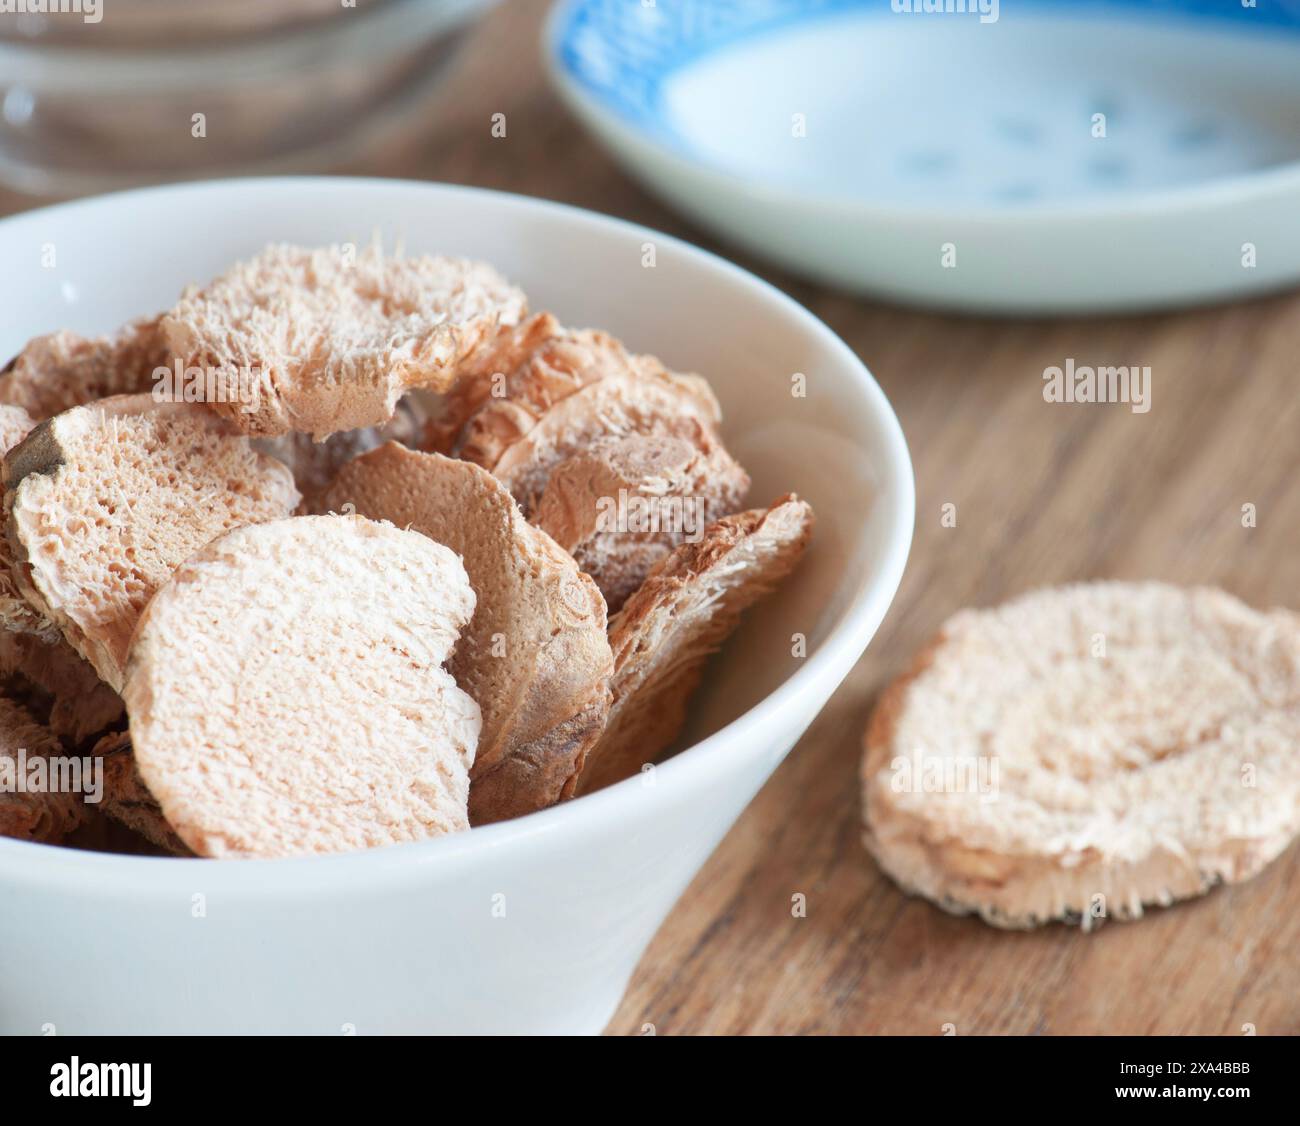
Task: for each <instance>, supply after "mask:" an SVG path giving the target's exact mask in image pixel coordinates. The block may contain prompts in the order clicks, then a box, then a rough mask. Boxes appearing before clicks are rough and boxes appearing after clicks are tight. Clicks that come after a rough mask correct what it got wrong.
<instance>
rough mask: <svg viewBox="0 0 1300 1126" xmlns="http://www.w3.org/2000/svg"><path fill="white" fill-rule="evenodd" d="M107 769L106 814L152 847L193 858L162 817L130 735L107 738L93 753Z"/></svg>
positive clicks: (120, 734) (103, 805)
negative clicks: (137, 763)
mask: <svg viewBox="0 0 1300 1126" xmlns="http://www.w3.org/2000/svg"><path fill="white" fill-rule="evenodd" d="M92 754H94V755H95V756H96V757H97V758H98V759H99V760H100V762H101V763H103V770H104V796H103V800H102V802H101V808H102V810H103V812H104V814H105V815H106V816H108V817H111V818H112V819H113V820H114V821H116V822H117V823H118V824H119V825H124V826H125V827H126V828H128V829H130V830H131V831H132V832H133V833H138V834H139V835H140V836H142V837H143V838H144V839H145V840H147V841H148V842H149V843H150V844H153V845H156V846H157V847H158V848H160V849H162V850H163V851H165V852H170V853H172V854H173V855H175V856H192V855H193V853H191V852H190V850H189V848H188V847H187V846H186V844H185V842H184V841H182V840H181V839H180V837H178V836H177V835H176V832H175V830H173V829H172V827H171V826H170V825H169V824H168V823H167V818H165V817H164V816H163V812H162V807H161V806H159V804H158V800H157V799H156V798H155V797H154V796H153V794H152V793H150V791H149V787H148V786H146V785H145V784H144V781H143V779H141V777H140V772H139V770H137V769H136V765H135V754H134V752H133V751H132V749H131V735H130V733H129V732H126V731H115V732H112V733H110V734H108V735H105V736H104V737H103V738H102V739H101V740H100V741H99V742H98V743H96V744H95V749H94V751H93V752H92Z"/></svg>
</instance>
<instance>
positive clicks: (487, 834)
mask: <svg viewBox="0 0 1300 1126" xmlns="http://www.w3.org/2000/svg"><path fill="white" fill-rule="evenodd" d="M307 188H310V189H311V190H313V191H321V190H324V191H326V192H336V193H338V194H340V195H344V194H345V195H347V196H348V198H349V200H350V201H351V202H352V203H354V204H357V203H360V202H361V200H362V198H363V197H361V196H359V195H358V193H366V195H369V196H370V197H372V202H376V203H377V202H378V200H377V199H375V198H374V197H376V196H377V195H382V194H384V193H390V194H391V193H398V194H400V193H403V192H408V193H412V194H418V195H421V196H427V197H429V198H431V199H432V198H434V197H437V196H446V197H465V196H473V197H487V198H488V199H489V201H490V202H491V203H492V204H493V205H495V206H500V207H503V208H507V209H513V210H514V211H515V212H516V213H517V214H519V215H520V216H522V217H525V218H527V219H530V220H532V221H535V222H541V223H547V222H556V221H561V222H565V223H567V224H569V225H577V226H581V227H585V228H587V229H588V230H589V231H590V232H591V233H592V234H593V235H601V234H603V235H610V236H615V237H624V238H626V237H632V238H635V239H637V240H638V241H645V240H646V239H651V240H653V241H654V242H655V243H656V245H657V246H658V247H659V248H660V252H661V253H662V252H663V250H664V249H665V248H667V249H669V250H670V251H671V252H673V253H677V254H680V255H682V256H683V257H684V258H685V259H687V260H693V261H694V262H695V263H697V264H699V265H700V266H702V267H704V268H706V269H707V271H708V272H709V273H711V274H714V275H716V276H717V277H718V278H719V280H720V282H721V283H722V284H725V285H730V286H733V287H739V288H740V289H741V290H743V291H745V292H746V294H747V296H749V297H752V298H753V299H754V300H755V301H757V302H760V303H766V304H768V305H769V306H775V307H776V308H778V309H779V310H781V311H782V312H783V313H784V314H785V315H786V316H788V317H789V318H790V320H791V323H792V326H793V327H794V328H796V329H800V330H802V331H803V332H804V333H806V334H807V335H808V337H809V338H810V339H816V340H818V341H820V342H821V343H823V344H824V345H825V346H826V347H827V350H828V352H829V353H830V355H831V356H833V357H835V358H836V359H837V360H838V361H839V365H840V367H842V369H843V371H842V372H841V373H840V375H841V377H847V378H849V379H851V380H852V381H853V384H854V386H855V387H856V389H857V391H858V392H859V393H860V395H861V396H862V398H863V399H864V400H865V403H866V406H867V408H868V410H869V411H870V413H871V415H872V417H873V420H874V422H875V425H876V430H877V432H878V433H877V437H878V438H880V439H883V445H882V446H881V447H880V456H881V466H882V472H881V475H880V478H879V481H878V486H879V491H878V493H877V495H876V497H875V498H874V503H876V504H878V505H880V506H881V507H882V514H883V519H884V521H885V528H886V533H885V536H886V540H885V544H884V547H883V549H882V551H881V557H880V563H879V565H878V567H877V569H876V570H875V572H874V574H863V575H861V576H860V577H858V578H857V579H856V585H855V587H854V588H853V594H852V597H851V599H850V601H849V603H848V605H847V606H846V607H845V608H844V609H843V611H842V612H841V613H840V615H839V620H838V621H837V622H836V623H835V624H834V625H833V626H832V627H831V629H830V631H829V632H828V634H827V636H826V637H825V639H824V640H823V641H822V643H821V644H820V645H819V646H818V647H817V649H816V650H815V651H814V652H812V653H810V654H809V655H808V657H807V658H806V659H805V660H804V662H803V663H802V664H801V665H800V667H799V668H797V669H796V670H795V671H794V672H793V673H792V674H791V675H790V676H788V677H787V678H786V679H785V680H783V681H782V682H781V683H780V684H779V685H777V687H776V688H774V689H773V690H772V691H771V692H769V693H768V694H767V695H766V696H764V697H763V698H762V699H761V700H759V701H758V702H757V703H755V704H754V705H753V706H752V707H751V708H749V709H748V710H747V711H745V712H744V713H742V714H741V715H739V716H737V717H736V718H735V719H733V720H732V721H731V722H730V723H728V724H726V725H725V726H723V727H721V728H719V729H718V730H717V731H714V732H712V733H711V734H709V735H707V736H705V738H703V739H701V740H700V741H698V742H696V743H693V744H691V745H690V746H689V747H686V748H683V749H682V750H681V751H679V752H678V753H677V754H675V755H674V756H673V757H672V758H671V759H669V760H667V761H666V762H664V763H663V764H661V765H659V766H657V767H656V779H657V784H656V785H655V786H654V787H643V786H641V785H640V783H639V780H638V779H637V778H635V777H634V778H629V779H626V780H625V781H623V782H619V783H616V784H615V785H613V786H609V787H607V788H605V789H603V790H599V791H597V792H595V793H592V794H587V795H584V796H583V797H582V798H581V799H578V800H575V801H572V802H565V803H562V804H560V805H558V806H552V807H551V808H549V809H544V810H540V811H538V812H536V813H532V814H528V815H527V816H524V817H520V818H515V819H513V820H510V821H502V822H498V823H496V824H492V825H484V826H479V827H478V828H476V829H474V830H473V831H472V832H464V833H453V834H449V835H447V836H443V837H436V838H433V839H430V840H425V841H412V842H407V843H404V844H400V845H392V846H388V847H385V848H377V849H369V850H362V851H358V852H348V853H333V854H328V855H324V856H309V857H289V858H283V859H256V860H243V861H240V862H239V863H232V864H214V863H212V862H211V861H209V860H207V859H203V858H187V857H153V856H134V855H128V854H120V853H107V852H94V851H90V850H83V849H72V848H66V847H62V846H51V845H45V844H38V843H34V842H29V841H18V840H11V839H0V878H3V880H4V881H5V882H7V883H10V884H25V885H41V886H45V887H52V886H58V887H63V888H66V889H76V890H77V891H79V892H85V891H86V890H87V883H88V881H90V880H93V881H94V891H95V892H96V893H103V892H106V891H109V890H112V891H116V892H121V891H124V890H125V891H136V892H142V893H159V892H162V893H175V892H181V891H184V893H185V894H190V893H191V892H192V889H194V888H195V887H201V888H203V889H206V890H207V891H210V892H222V893H228V894H239V895H242V896H244V897H247V898H256V897H259V896H267V897H274V898H276V899H278V900H283V899H286V898H299V897H305V896H309V895H312V894H316V893H318V892H321V891H335V892H338V891H344V890H356V889H358V888H360V889H362V890H366V889H369V890H377V889H379V888H380V887H381V886H383V885H385V884H391V883H395V882H400V881H406V880H409V879H411V878H413V877H427V876H430V875H432V871H433V869H435V868H436V869H437V870H438V875H440V876H441V875H444V874H446V873H448V872H455V871H457V870H459V869H460V868H461V867H462V866H464V865H465V864H468V863H472V862H473V861H474V860H475V859H476V858H477V857H478V856H479V855H480V854H482V853H485V852H488V851H492V850H498V849H503V848H512V847H519V846H523V845H526V844H528V843H532V842H536V841H538V840H539V838H549V837H552V836H553V835H554V834H556V833H564V832H567V833H569V834H570V835H571V836H575V837H576V836H577V835H578V834H581V833H585V834H587V835H588V836H590V835H593V834H599V833H601V832H603V831H604V830H606V829H608V828H609V827H610V826H611V825H617V824H621V823H626V820H627V818H628V817H629V816H630V815H631V814H632V812H633V811H634V807H635V803H636V801H637V800H638V796H639V795H654V794H663V793H665V792H670V791H671V790H672V789H673V787H676V786H681V787H699V786H702V785H705V784H707V782H708V781H709V780H710V779H712V778H715V777H717V776H718V775H719V774H722V773H724V772H725V771H727V770H728V769H729V767H730V765H731V763H732V762H733V761H734V760H735V759H736V758H738V757H742V756H746V755H755V754H759V753H761V751H760V750H759V748H762V747H764V746H766V745H769V744H770V742H771V738H770V736H771V733H772V732H773V731H774V730H775V731H782V730H786V729H788V727H789V726H790V725H789V722H788V721H787V722H786V723H785V724H784V725H783V723H782V721H781V719H780V717H781V715H782V713H783V712H784V713H788V714H793V715H798V714H800V710H801V709H800V704H801V701H802V700H803V699H805V698H807V697H809V696H817V695H819V694H822V695H824V697H829V695H830V694H831V692H833V691H834V690H835V689H836V688H837V687H838V686H839V684H840V682H841V681H842V680H843V679H844V677H845V676H846V675H847V674H848V672H849V670H850V669H851V668H852V667H853V665H854V664H855V663H856V662H857V660H858V658H859V657H860V656H861V655H862V653H863V652H864V650H865V648H866V646H867V644H868V643H869V641H870V640H871V637H872V636H873V635H874V633H875V631H876V629H877V627H878V626H879V624H880V622H881V620H882V619H883V618H884V615H885V613H886V611H887V610H888V608H889V606H890V603H891V602H892V601H893V598H894V595H895V594H896V592H897V590H898V586H899V583H900V582H901V580H902V576H903V569H904V567H905V565H906V562H907V556H908V553H909V551H910V548H911V542H912V532H913V524H914V515H915V481H914V477H913V471H912V462H911V458H910V456H909V454H908V450H907V443H906V439H905V438H904V436H903V431H902V427H901V425H900V424H899V421H898V418H897V416H896V414H895V413H894V410H893V408H892V407H891V405H890V404H889V401H888V399H887V398H886V397H885V394H884V392H883V391H882V390H881V388H880V386H879V384H878V383H877V382H876V380H875V378H874V377H873V376H872V375H871V373H870V371H868V369H867V367H866V365H865V364H863V363H862V361H861V360H860V359H859V358H858V357H857V355H856V354H855V353H854V352H853V350H852V349H851V348H850V347H849V346H848V345H847V344H846V343H845V342H844V341H843V340H842V339H840V337H839V336H837V335H836V334H835V333H834V332H833V331H832V330H831V329H830V328H829V327H828V326H827V325H826V324H825V323H824V322H822V321H821V320H820V319H819V318H817V317H816V316H814V315H813V314H812V313H811V312H810V311H809V310H808V309H806V308H804V306H802V305H801V304H799V303H798V302H797V301H795V300H794V299H793V298H792V297H790V296H788V295H787V294H785V293H783V292H782V291H781V290H779V289H778V288H777V287H776V286H774V285H772V284H771V283H770V282H767V281H765V280H763V279H762V278H760V277H757V276H756V275H754V274H751V273H750V272H749V271H747V270H744V269H742V268H741V267H740V266H737V265H735V264H734V263H732V262H729V261H728V260H727V259H725V258H723V257H721V256H720V255H717V254H713V253H712V252H710V251H707V250H703V249H701V248H699V247H697V246H693V245H692V244H690V243H689V242H687V241H685V240H684V239H681V238H678V237H676V236H674V235H669V234H665V233H663V232H659V231H655V230H653V229H652V228H649V227H645V226H643V225H641V224H638V223H632V222H629V221H627V220H624V219H619V218H615V217H612V216H609V215H604V214H601V213H599V212H594V211H588V210H586V209H584V208H579V207H575V206H572V205H570V204H565V203H558V202H554V201H551V200H545V199H538V198H535V197H532V196H525V195H519V194H516V193H512V192H502V191H496V190H493V189H487V188H475V187H469V186H465V185H459V184H443V183H437V182H431V181H417V180H402V179H389V178H380V177H350V176H348V177H344V176H338V177H335V176H276V177H247V178H235V179H229V180H200V181H191V182H187V183H182V184H169V185H163V186H159V187H150V188H137V189H131V190H128V191H121V192H112V193H108V194H106V195H99V196H94V197H90V198H87V199H82V200H75V201H71V202H67V203H59V204H55V205H53V206H49V207H43V208H37V209H33V210H29V211H25V212H20V213H18V214H16V215H13V216H10V217H8V218H5V219H2V220H0V243H3V242H4V241H5V240H6V239H7V238H9V237H12V233H13V232H16V231H17V230H18V229H20V228H21V227H22V226H23V225H25V224H29V223H41V224H45V225H47V226H46V228H45V229H48V224H49V222H50V221H51V220H52V219H55V220H57V219H58V218H59V217H61V216H63V215H74V214H76V213H77V212H86V211H96V210H107V211H108V212H110V213H113V212H119V211H120V209H123V208H125V209H128V210H135V211H137V212H138V211H146V212H147V211H148V209H149V205H150V204H151V202H153V201H155V200H157V199H159V198H160V197H161V196H164V195H167V196H171V195H176V194H200V193H203V192H216V193H218V194H222V195H225V194H232V195H238V194H239V193H246V194H249V195H250V196H252V197H254V198H260V199H262V200H264V199H265V195H266V193H267V192H283V193H289V194H293V195H295V196H297V195H300V194H301V193H302V192H303V191H304V190H305V189H307ZM818 710H820V706H819V707H818ZM800 733H801V732H800ZM199 872H202V876H201V877H197V873H199ZM196 878H198V879H199V881H200V882H199V883H197V884H196V882H195V881H196Z"/></svg>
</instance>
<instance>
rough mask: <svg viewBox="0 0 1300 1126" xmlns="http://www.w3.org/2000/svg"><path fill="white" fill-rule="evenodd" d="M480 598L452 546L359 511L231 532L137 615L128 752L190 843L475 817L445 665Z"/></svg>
mask: <svg viewBox="0 0 1300 1126" xmlns="http://www.w3.org/2000/svg"><path fill="white" fill-rule="evenodd" d="M473 611H474V592H473V591H472V590H471V589H470V585H469V581H468V579H467V578H466V577H465V570H464V568H463V567H462V566H461V563H460V560H458V559H457V558H456V556H455V554H454V553H453V552H451V551H450V550H448V549H447V548H445V547H443V546H441V545H440V544H436V543H434V542H433V541H432V540H430V539H429V538H428V537H427V536H422V535H420V534H419V533H418V532H413V531H407V530H404V529H399V528H395V527H393V526H392V525H391V524H386V523H380V522H377V521H373V520H367V519H364V518H363V517H360V516H297V517H292V518H290V519H287V520H277V521H273V522H271V523H267V524H255V525H250V526H249V527H245V528H239V529H236V530H235V531H233V532H230V533H227V534H226V535H224V536H222V537H220V538H219V539H217V540H214V541H213V542H212V543H210V544H208V546H207V547H205V548H203V549H202V550H201V551H200V552H198V553H197V554H196V555H194V556H193V557H192V558H191V559H189V560H188V561H187V562H185V563H184V564H182V565H181V566H180V567H179V568H177V570H176V572H175V574H174V575H173V576H172V578H171V580H170V581H169V582H168V583H167V584H166V585H165V586H163V587H162V589H160V590H159V591H158V593H157V594H156V595H155V596H154V598H153V600H152V601H151V602H150V603H149V605H148V607H147V608H146V609H145V612H144V614H143V615H142V616H141V618H140V624H139V628H138V630H137V632H136V636H135V640H134V642H133V644H132V647H131V660H130V666H129V668H128V672H127V678H126V686H125V688H124V689H123V693H122V695H123V698H124V699H125V700H126V705H127V711H128V714H129V715H130V717H131V740H132V743H133V745H134V749H135V766H136V769H137V770H138V771H139V777H140V780H141V782H143V784H144V786H145V787H146V788H147V790H148V791H149V793H151V794H152V795H153V797H154V798H155V799H156V800H157V802H158V806H159V809H160V811H161V813H162V816H163V818H164V819H165V820H166V822H167V823H168V824H169V825H170V826H171V827H172V829H173V830H174V831H175V833H176V835H177V836H178V837H179V838H180V839H181V840H182V841H183V842H184V843H185V844H186V846H187V847H189V848H190V849H192V850H193V851H194V852H196V853H198V854H199V855H200V856H212V857H277V856H293V855H303V854H311V853H326V852H341V851H347V850H351V849H361V848H375V847H379V846H383V845H390V844H397V843H400V842H402V841H415V840H423V839H425V838H428V837H434V836H438V835H441V834H443V833H451V832H456V831H458V830H460V829H464V828H467V827H468V819H467V816H466V801H467V798H468V791H469V769H470V766H471V765H472V763H473V761H474V749H475V745H476V743H477V740H478V735H479V729H480V722H481V721H480V716H479V709H478V705H477V704H475V703H474V701H473V700H472V699H471V698H470V697H469V696H467V695H466V694H465V693H464V692H463V691H461V690H460V689H459V688H458V687H457V686H456V683H455V681H454V680H453V679H452V677H451V675H450V674H449V673H448V672H447V671H446V670H445V669H444V668H443V667H442V665H443V662H444V661H445V660H446V658H447V655H448V654H449V652H450V651H451V649H452V646H453V645H455V643H456V638H457V637H458V635H459V633H460V631H461V629H462V628H463V626H464V625H465V623H466V622H467V621H469V619H470V617H471V615H472V614H473Z"/></svg>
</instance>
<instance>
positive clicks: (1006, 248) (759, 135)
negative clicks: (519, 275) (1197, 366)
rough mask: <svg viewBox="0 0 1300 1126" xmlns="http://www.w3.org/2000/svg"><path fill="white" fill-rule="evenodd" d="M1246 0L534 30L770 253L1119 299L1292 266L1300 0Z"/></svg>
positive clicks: (597, 23) (982, 302) (731, 224)
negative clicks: (542, 34) (544, 36)
mask: <svg viewBox="0 0 1300 1126" xmlns="http://www.w3.org/2000/svg"><path fill="white" fill-rule="evenodd" d="M1251 3H1252V0H1180V2H1178V3H1174V2H1162V0H1121V2H1105V0H1002V2H1001V3H999V2H998V0H712V2H709V0H562V2H561V3H559V4H557V5H556V7H555V9H554V11H553V12H552V14H551V20H550V23H549V25H548V29H547V35H546V44H545V49H546V55H547V58H548V60H549V62H550V67H551V71H552V75H553V77H554V80H555V82H556V84H557V86H558V88H559V89H560V91H561V92H562V94H563V95H564V97H565V98H566V100H567V101H568V102H569V104H570V105H571V106H572V107H573V109H574V110H575V112H576V113H577V114H578V115H579V116H580V117H581V118H582V120H583V121H584V122H585V123H586V124H587V125H588V126H589V127H590V129H591V130H592V131H593V132H594V133H595V134H596V136H597V137H599V138H600V139H601V140H602V141H603V142H604V143H605V144H606V145H607V146H608V147H609V148H610V149H611V150H612V151H613V152H614V153H615V154H616V155H617V157H618V158H619V159H620V160H621V161H622V162H623V163H624V164H625V165H626V166H627V168H628V169H629V170H630V171H631V172H633V173H634V174H635V175H636V176H638V177H639V178H640V179H642V180H643V181H644V182H645V183H646V184H647V185H649V186H650V187H651V188H652V189H654V190H655V191H657V192H658V193H659V194H661V195H662V196H664V197H665V198H667V199H668V200H670V201H671V202H672V203H674V204H675V205H677V206H678V207H679V208H680V209H681V210H683V211H685V212H688V213H689V214H690V215H692V216H693V217H695V218H696V219H698V220H699V221H700V222H702V223H704V224H707V225H708V226H710V227H713V228H715V229H716V230H717V231H718V232H719V233H720V234H721V235H723V236H724V237H726V238H727V239H729V240H731V241H732V242H734V243H737V244H739V245H741V246H744V247H746V248H748V249H749V250H752V251H754V252H755V253H757V254H760V255H762V256H764V257H766V258H768V259H770V260H771V261H773V262H777V263H780V264H781V265H783V266H786V267H788V268H789V269H791V270H794V271H797V272H799V273H801V274H804V275H807V276H810V277H813V278H816V279H818V280H821V281H825V282H829V283H832V284H835V285H838V286H842V287H845V288H848V289H852V290H855V291H860V292H871V293H877V294H883V295H888V296H891V297H895V298H898V299H900V300H908V301H916V302H923V303H928V304H936V305H943V306H950V307H960V308H969V309H978V310H1004V311H1041V312H1046V311H1092V310H1131V309H1138V308H1148V307H1153V306H1174V305H1180V304H1185V303H1191V302H1200V301H1209V300H1216V299H1221V298H1225V297H1230V296H1234V295H1244V294H1250V293H1258V292H1263V291H1267V290H1270V289H1277V288H1280V287H1282V286H1285V285H1288V284H1292V283H1295V282H1297V281H1300V0H1253V4H1254V6H1247V5H1248V4H1251ZM926 9H939V10H933V11H931V10H926ZM966 9H969V10H966Z"/></svg>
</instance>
